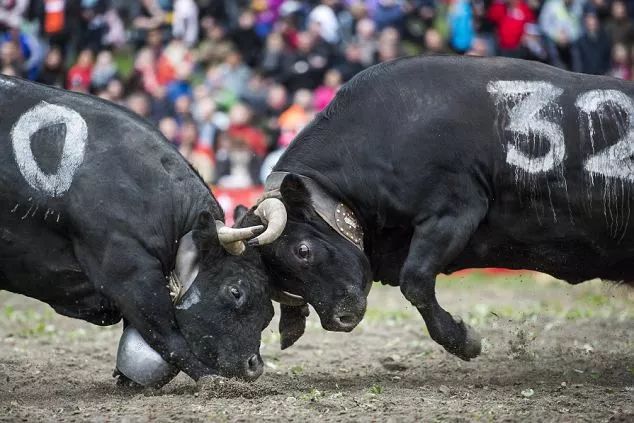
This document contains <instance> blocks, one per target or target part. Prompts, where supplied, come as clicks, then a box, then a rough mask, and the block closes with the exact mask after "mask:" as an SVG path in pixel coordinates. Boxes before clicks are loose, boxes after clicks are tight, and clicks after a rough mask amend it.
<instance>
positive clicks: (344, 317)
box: [336, 314, 357, 326]
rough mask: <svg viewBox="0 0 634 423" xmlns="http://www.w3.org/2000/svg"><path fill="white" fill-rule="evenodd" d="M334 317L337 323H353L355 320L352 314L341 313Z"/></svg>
mask: <svg viewBox="0 0 634 423" xmlns="http://www.w3.org/2000/svg"><path fill="white" fill-rule="evenodd" d="M336 319H337V320H338V321H339V323H341V324H343V325H346V326H347V325H352V324H355V323H356V320H357V319H356V317H355V315H354V314H341V315H339V316H337V317H336Z"/></svg>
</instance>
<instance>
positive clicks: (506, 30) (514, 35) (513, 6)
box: [487, 0, 535, 56]
mask: <svg viewBox="0 0 634 423" xmlns="http://www.w3.org/2000/svg"><path fill="white" fill-rule="evenodd" d="M487 17H488V19H489V20H490V21H491V22H493V24H494V25H495V26H496V29H497V38H498V46H499V48H500V54H501V55H503V56H514V55H515V54H516V53H517V52H518V50H519V47H520V41H521V40H522V35H523V34H524V25H526V24H527V23H532V22H535V14H534V13H533V11H532V10H531V9H530V7H528V5H527V4H526V2H525V1H524V0H494V1H493V3H492V4H491V6H490V7H489V10H488V12H487Z"/></svg>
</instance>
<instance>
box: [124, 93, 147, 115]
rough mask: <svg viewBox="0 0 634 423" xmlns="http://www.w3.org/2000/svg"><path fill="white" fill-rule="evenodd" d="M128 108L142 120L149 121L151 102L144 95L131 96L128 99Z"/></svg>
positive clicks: (135, 94)
mask: <svg viewBox="0 0 634 423" xmlns="http://www.w3.org/2000/svg"><path fill="white" fill-rule="evenodd" d="M126 106H127V107H128V109H130V110H131V111H133V112H134V113H136V114H137V115H139V116H141V117H142V118H145V119H148V118H149V117H150V101H149V99H148V97H147V95H146V94H144V93H140V92H137V93H133V94H131V95H130V96H129V97H128V101H127V102H126Z"/></svg>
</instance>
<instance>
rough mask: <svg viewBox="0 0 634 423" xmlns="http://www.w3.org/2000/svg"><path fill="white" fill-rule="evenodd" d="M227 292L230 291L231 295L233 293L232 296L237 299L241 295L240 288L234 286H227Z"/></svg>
mask: <svg viewBox="0 0 634 423" xmlns="http://www.w3.org/2000/svg"><path fill="white" fill-rule="evenodd" d="M229 292H231V295H233V298H235V299H236V300H239V299H240V298H241V297H242V292H240V290H239V289H238V288H236V287H235V286H232V287H231V288H229Z"/></svg>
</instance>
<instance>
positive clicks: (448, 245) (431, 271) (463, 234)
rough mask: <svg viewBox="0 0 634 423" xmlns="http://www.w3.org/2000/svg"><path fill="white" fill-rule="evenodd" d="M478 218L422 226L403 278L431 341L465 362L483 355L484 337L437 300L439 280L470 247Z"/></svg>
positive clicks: (441, 219)
mask: <svg viewBox="0 0 634 423" xmlns="http://www.w3.org/2000/svg"><path fill="white" fill-rule="evenodd" d="M479 221H480V218H479V217H478V216H474V215H471V216H462V217H455V216H451V217H432V218H428V219H425V220H424V221H422V222H421V223H420V224H418V225H417V226H416V228H415V231H414V236H413V237H412V241H411V245H410V250H409V253H408V255H407V259H406V260H405V263H404V265H403V269H402V270H401V275H400V286H401V291H402V292H403V295H404V296H405V298H407V300H408V301H409V302H411V303H412V304H413V305H414V306H415V307H416V308H417V309H418V311H419V313H420V314H421V315H422V316H423V319H424V320H425V324H426V325H427V329H428V331H429V334H430V336H431V338H432V339H433V340H434V341H436V342H438V343H439V344H440V345H442V346H443V347H444V348H445V349H446V350H447V351H449V352H450V353H452V354H454V355H456V356H458V357H460V358H461V359H463V360H470V359H472V358H474V357H477V356H478V355H479V354H480V349H481V347H480V344H481V343H480V337H479V336H478V335H477V333H476V332H475V331H474V330H473V329H472V328H471V327H469V326H468V325H466V324H465V323H464V322H462V320H461V319H457V320H456V319H454V318H453V317H452V316H451V314H449V313H448V312H446V311H445V310H444V309H443V308H442V307H441V306H440V304H438V301H437V299H436V276H437V275H438V274H439V273H440V272H441V271H442V270H443V269H444V267H445V266H446V265H447V264H448V263H449V262H450V261H451V260H452V259H453V258H455V257H456V255H457V254H459V253H460V252H461V251H462V249H463V248H464V247H465V246H466V244H467V242H468V241H469V238H470V237H471V235H472V234H473V232H474V231H475V228H476V227H477V225H478V223H479Z"/></svg>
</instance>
